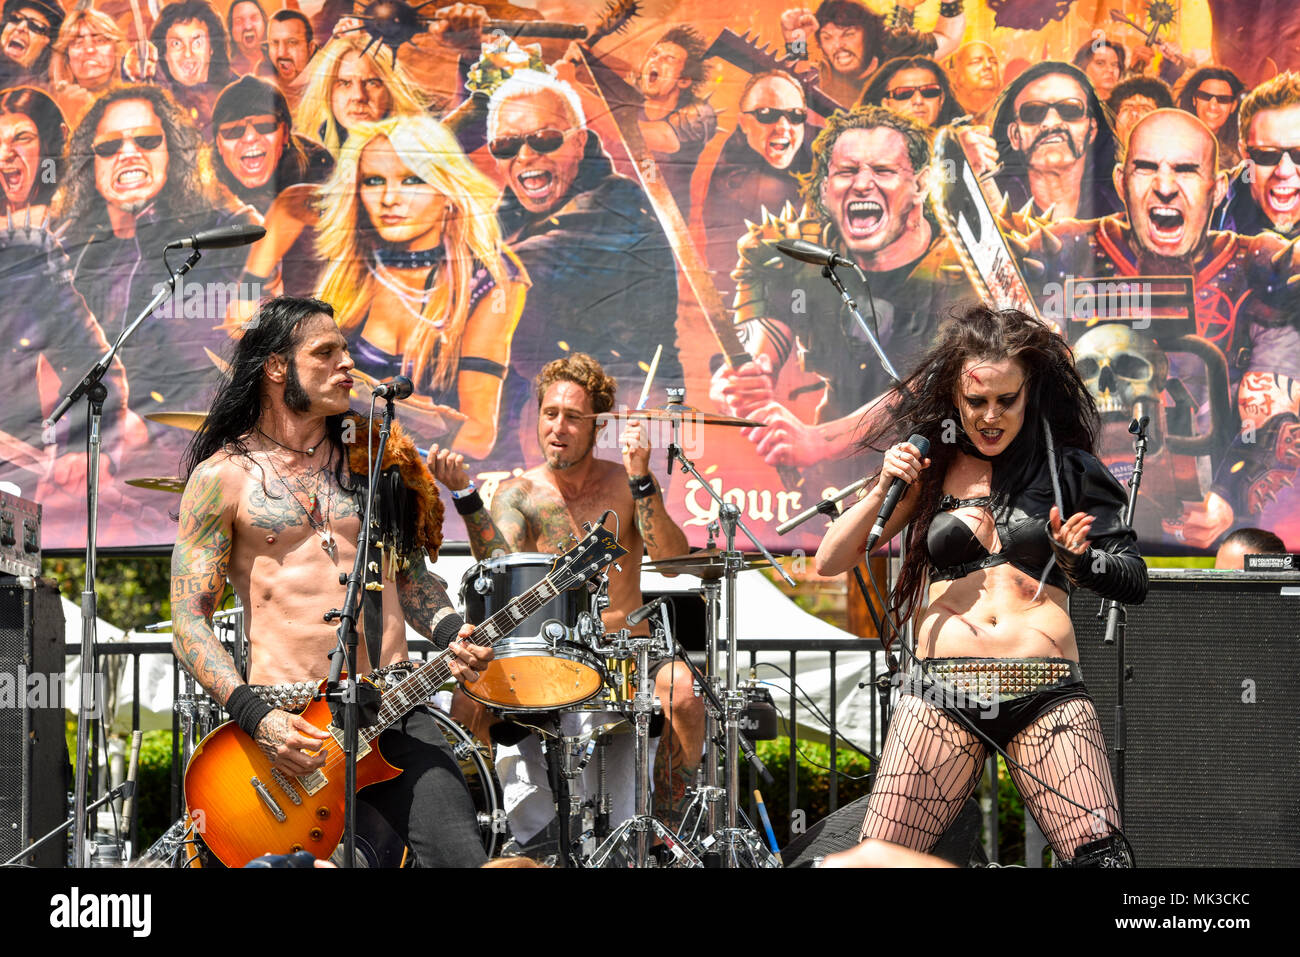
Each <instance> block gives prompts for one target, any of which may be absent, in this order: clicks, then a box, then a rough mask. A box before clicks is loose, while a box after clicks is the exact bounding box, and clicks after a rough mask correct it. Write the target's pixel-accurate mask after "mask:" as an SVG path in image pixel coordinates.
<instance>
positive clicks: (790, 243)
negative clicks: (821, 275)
mask: <svg viewBox="0 0 1300 957" xmlns="http://www.w3.org/2000/svg"><path fill="white" fill-rule="evenodd" d="M776 248H777V251H778V252H781V253H784V254H785V255H787V256H789V257H790V258H791V259H797V260H799V261H800V262H805V263H812V265H814V266H848V267H849V268H850V269H857V267H858V264H857V263H855V262H854V261H853V260H851V259H845V258H844V257H843V256H841V255H839V254H838V253H836V252H834V251H833V250H830V249H827V248H826V247H825V246H818V245H817V244H816V243H810V242H808V241H807V240H806V239H782V240H780V241H779V242H777V243H776Z"/></svg>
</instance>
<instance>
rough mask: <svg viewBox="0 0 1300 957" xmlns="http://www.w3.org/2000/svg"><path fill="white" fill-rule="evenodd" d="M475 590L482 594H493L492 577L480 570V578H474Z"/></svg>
mask: <svg viewBox="0 0 1300 957" xmlns="http://www.w3.org/2000/svg"><path fill="white" fill-rule="evenodd" d="M474 591H476V592H477V593H478V594H480V595H490V594H492V579H491V578H489V577H488V576H487V575H486V574H482V573H481V572H480V574H479V576H478V578H475V579H474Z"/></svg>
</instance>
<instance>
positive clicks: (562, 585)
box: [547, 525, 627, 591]
mask: <svg viewBox="0 0 1300 957" xmlns="http://www.w3.org/2000/svg"><path fill="white" fill-rule="evenodd" d="M626 554H627V549H626V548H624V547H623V546H622V545H620V544H619V543H618V539H617V538H615V537H614V533H613V532H611V531H610V530H609V529H607V528H606V527H605V526H604V525H597V526H595V527H594V528H592V530H591V531H590V532H588V533H587V535H586V537H585V538H583V539H582V541H580V542H578V544H576V545H574V546H573V547H572V548H570V549H569V550H568V551H567V552H565V553H564V554H563V555H561V556H560V557H559V558H557V559H556V560H555V561H554V562H552V563H551V573H550V574H549V575H548V576H547V578H549V579H550V580H551V583H552V584H554V585H555V587H556V588H558V589H560V590H561V591H565V590H567V589H570V588H573V587H574V586H576V585H581V584H582V583H583V582H585V581H587V580H588V579H589V578H593V577H595V576H596V575H598V574H599V573H600V572H602V571H604V570H605V569H606V568H608V567H609V566H610V565H611V564H613V563H614V562H616V561H618V560H619V559H620V558H622V557H623V556H624V555H626Z"/></svg>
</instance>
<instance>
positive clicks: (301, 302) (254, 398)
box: [181, 296, 353, 491]
mask: <svg viewBox="0 0 1300 957" xmlns="http://www.w3.org/2000/svg"><path fill="white" fill-rule="evenodd" d="M319 315H325V316H328V317H329V318H331V319H333V318H334V307H333V306H331V305H330V304H329V303H328V302H324V301H322V300H320V299H308V298H299V297H296V296H279V297H277V298H275V299H268V300H267V301H266V302H264V303H262V305H261V307H260V308H259V309H258V310H257V312H256V313H255V314H254V315H253V318H251V319H250V320H249V321H248V323H247V324H246V325H245V326H244V330H243V335H242V336H241V337H240V339H239V341H238V342H237V343H236V344H235V349H234V352H233V353H232V354H231V357H230V364H229V367H228V368H227V369H226V372H225V374H224V375H223V376H222V377H221V382H220V383H219V384H218V386H217V392H216V395H215V396H214V397H213V400H212V407H211V409H210V410H209V411H208V415H207V418H206V419H204V420H203V425H202V426H200V428H199V430H198V431H197V432H195V433H194V438H193V439H192V440H191V441H190V444H189V446H188V447H187V448H186V449H185V454H184V456H183V457H182V459H181V476H182V478H184V479H185V480H187V481H188V480H189V477H190V475H191V473H193V471H194V469H195V468H197V467H198V466H199V464H200V463H202V462H204V461H206V460H207V459H208V458H210V457H212V456H213V455H216V454H217V453H218V452H221V451H223V450H225V451H228V452H231V453H233V454H236V455H245V456H246V455H248V454H249V448H248V436H249V435H250V434H251V433H252V432H253V430H254V429H256V428H257V423H258V421H259V420H260V419H261V417H262V377H263V376H264V375H265V373H266V363H267V360H268V359H270V358H271V357H272V356H282V357H284V358H285V359H287V360H290V361H292V356H293V351H294V350H295V349H296V348H297V347H298V346H299V344H301V342H302V327H303V324H304V323H305V322H307V320H309V319H312V318H314V317H315V316H319ZM343 418H344V416H343V415H332V416H329V417H328V418H326V420H325V431H326V435H327V436H328V439H329V443H330V447H331V450H332V451H333V452H336V453H338V454H337V455H336V457H335V469H334V477H335V479H336V481H337V482H338V484H339V488H341V489H343V490H345V491H353V488H352V483H351V481H350V480H349V479H348V474H349V470H348V468H347V449H346V448H345V447H344V443H343Z"/></svg>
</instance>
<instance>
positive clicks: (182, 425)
mask: <svg viewBox="0 0 1300 957" xmlns="http://www.w3.org/2000/svg"><path fill="white" fill-rule="evenodd" d="M144 417H145V418H146V419H148V420H149V421H150V422H157V423H158V424H159V425H171V426H175V427H176V428H178V429H185V430H186V431H188V432H197V431H198V430H199V426H201V425H203V422H204V420H205V419H207V417H208V414H207V413H206V412H146V413H145V416H144Z"/></svg>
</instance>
